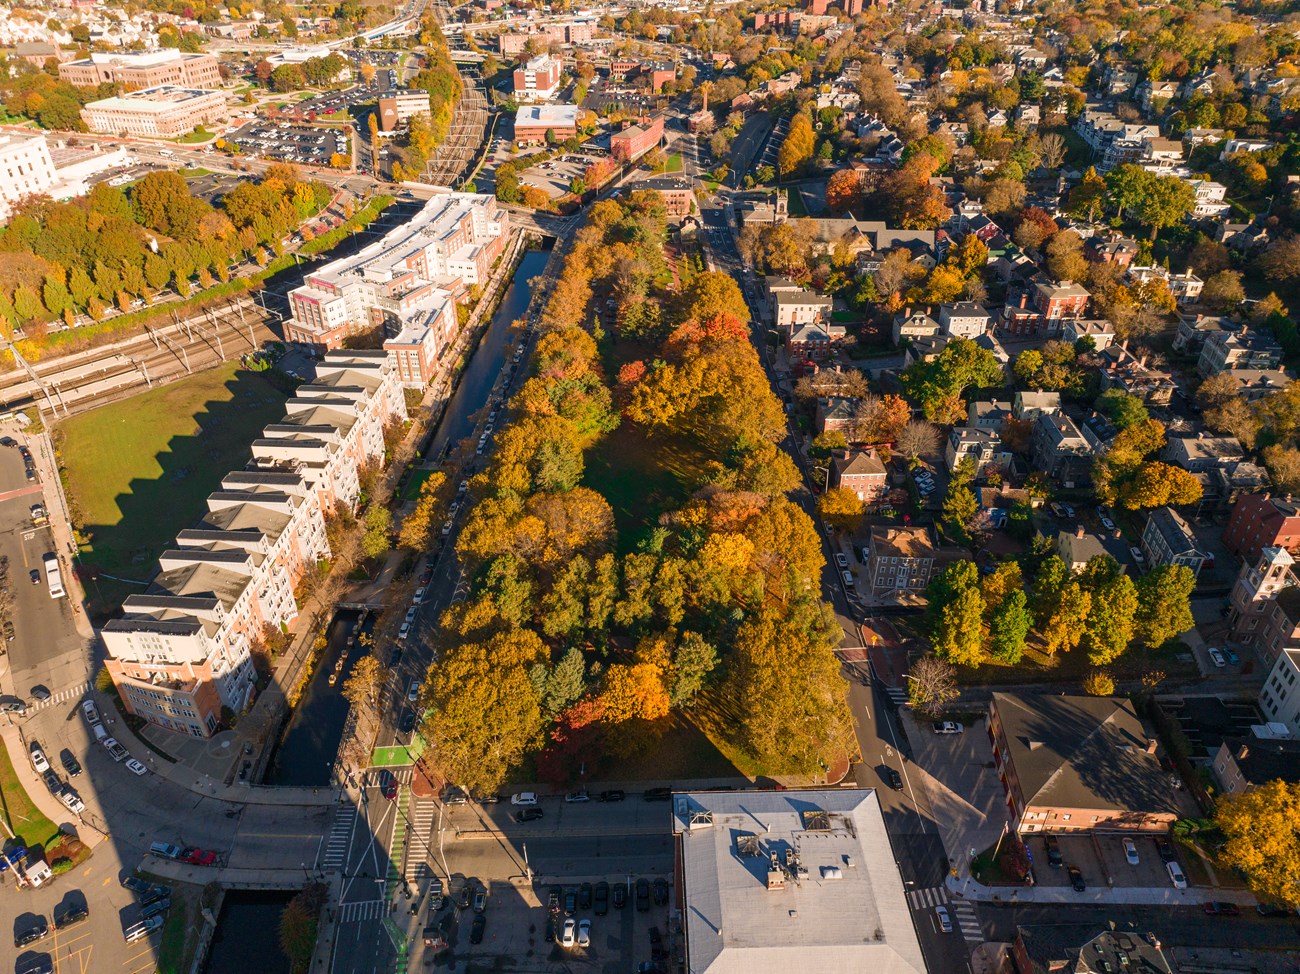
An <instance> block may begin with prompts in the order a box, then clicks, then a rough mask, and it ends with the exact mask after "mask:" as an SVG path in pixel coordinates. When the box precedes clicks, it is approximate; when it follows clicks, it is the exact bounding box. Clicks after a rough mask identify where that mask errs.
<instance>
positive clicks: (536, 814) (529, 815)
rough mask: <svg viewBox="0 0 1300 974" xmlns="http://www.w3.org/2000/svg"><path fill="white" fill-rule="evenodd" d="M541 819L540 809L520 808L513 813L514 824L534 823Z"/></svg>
mask: <svg viewBox="0 0 1300 974" xmlns="http://www.w3.org/2000/svg"><path fill="white" fill-rule="evenodd" d="M541 817H542V810H541V809H540V808H521V809H519V811H517V812H515V821H516V822H535V821H537V820H538V819H539V818H541Z"/></svg>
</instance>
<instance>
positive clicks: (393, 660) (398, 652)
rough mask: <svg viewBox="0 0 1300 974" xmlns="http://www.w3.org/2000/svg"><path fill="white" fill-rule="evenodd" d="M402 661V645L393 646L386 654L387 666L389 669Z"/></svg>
mask: <svg viewBox="0 0 1300 974" xmlns="http://www.w3.org/2000/svg"><path fill="white" fill-rule="evenodd" d="M401 661H402V647H401V646H394V647H393V651H392V652H391V653H389V654H388V666H389V668H390V669H391V668H392V667H394V666H396V665H397V664H398V663H400V662H401Z"/></svg>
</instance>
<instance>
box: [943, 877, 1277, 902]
mask: <svg viewBox="0 0 1300 974" xmlns="http://www.w3.org/2000/svg"><path fill="white" fill-rule="evenodd" d="M946 882H947V886H948V892H950V893H951V894H952V895H953V896H955V897H957V898H959V899H967V900H974V901H976V902H979V903H996V904H999V905H1002V906H1013V905H1016V904H1020V903H1070V904H1084V905H1094V904H1098V903H1109V904H1112V905H1131V906H1137V905H1142V906H1195V905H1197V904H1198V903H1203V902H1204V901H1205V900H1206V899H1207V898H1211V899H1215V900H1218V901H1220V902H1227V903H1236V904H1237V905H1238V906H1254V905H1255V904H1256V903H1257V902H1258V900H1256V899H1255V897H1254V895H1253V894H1251V893H1250V892H1249V891H1246V890H1230V889H1213V890H1204V889H1201V888H1200V887H1195V886H1193V887H1188V888H1187V889H1174V888H1173V887H1172V886H1155V887H1147V886H1135V887H1115V888H1113V889H1108V888H1101V887H1089V888H1088V889H1086V890H1084V891H1083V892H1082V893H1077V892H1075V891H1074V890H1073V889H1071V888H1070V887H1068V886H1046V887H1044V886H1018V887H994V886H985V885H984V884H983V883H977V882H976V881H975V880H973V879H971V878H970V877H967V878H965V879H959V878H956V877H954V876H951V875H950V876H949V877H948V879H947V881H946Z"/></svg>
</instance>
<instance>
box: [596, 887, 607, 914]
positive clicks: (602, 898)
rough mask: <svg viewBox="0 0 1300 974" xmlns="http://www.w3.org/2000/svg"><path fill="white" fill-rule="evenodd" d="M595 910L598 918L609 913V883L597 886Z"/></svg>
mask: <svg viewBox="0 0 1300 974" xmlns="http://www.w3.org/2000/svg"><path fill="white" fill-rule="evenodd" d="M595 910H596V916H598V917H603V916H604V915H605V914H606V913H608V912H609V883H605V882H600V883H597V884H596V900H595Z"/></svg>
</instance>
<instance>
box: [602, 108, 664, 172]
mask: <svg viewBox="0 0 1300 974" xmlns="http://www.w3.org/2000/svg"><path fill="white" fill-rule="evenodd" d="M663 137H664V117H663V116H662V115H659V116H656V117H655V118H651V119H643V120H642V121H641V122H640V123H638V124H636V125H625V126H624V127H623V128H622V129H621V130H620V131H618V132H615V133H613V134H612V135H610V137H609V155H610V158H611V159H617V160H618V161H619V162H632V161H634V160H636V159H639V158H641V156H643V155H645V154H646V153H647V152H649V151H650V150H651V149H653V148H654V147H655V146H656V145H658V144H659V143H660V141H662V139H663Z"/></svg>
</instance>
